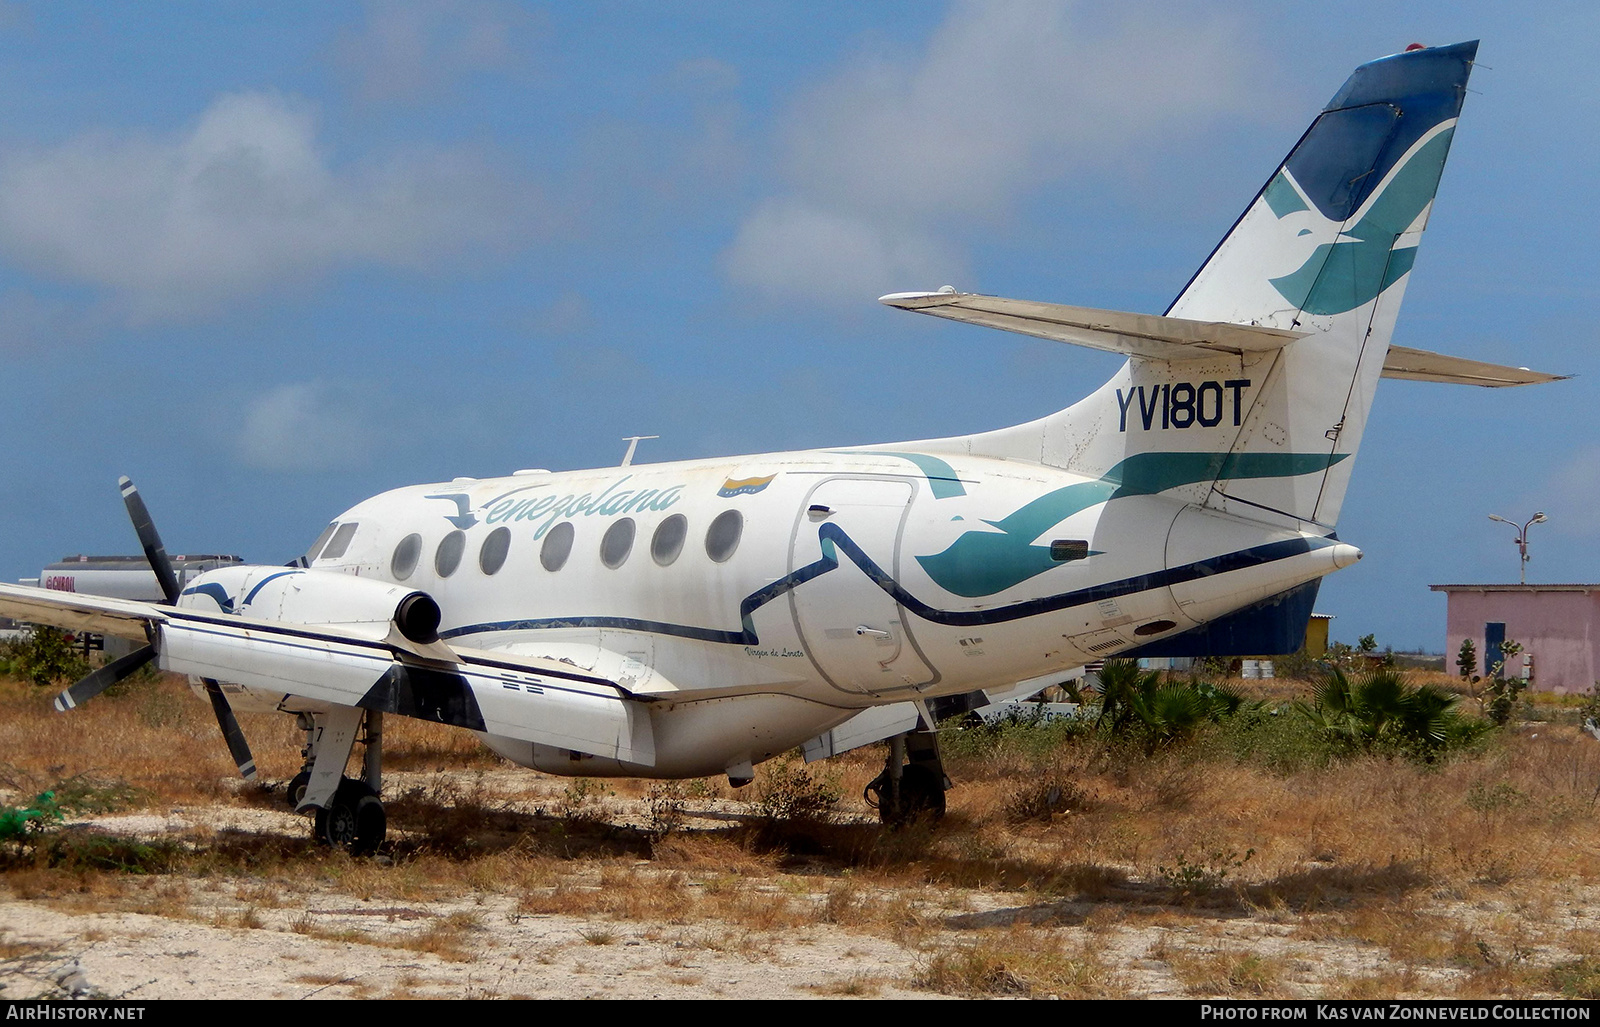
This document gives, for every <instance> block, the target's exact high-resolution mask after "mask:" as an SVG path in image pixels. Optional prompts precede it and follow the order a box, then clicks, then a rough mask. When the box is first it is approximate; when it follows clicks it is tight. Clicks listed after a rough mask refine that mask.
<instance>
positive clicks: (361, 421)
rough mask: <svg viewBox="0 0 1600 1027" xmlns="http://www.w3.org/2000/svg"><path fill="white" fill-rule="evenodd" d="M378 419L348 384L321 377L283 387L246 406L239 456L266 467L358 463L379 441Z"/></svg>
mask: <svg viewBox="0 0 1600 1027" xmlns="http://www.w3.org/2000/svg"><path fill="white" fill-rule="evenodd" d="M374 421H375V418H374V417H373V413H372V411H371V409H370V404H369V403H368V402H367V401H366V400H365V399H364V397H362V396H359V395H357V394H355V393H353V392H352V391H351V390H349V389H347V388H343V387H340V386H335V385H331V384H329V383H327V382H322V381H309V382H299V383H294V384H289V385H280V386H278V387H277V388H275V389H272V390H270V391H269V392H267V393H266V394H265V395H263V396H260V397H259V398H257V399H256V400H254V401H253V402H251V403H250V404H249V407H248V409H246V411H245V415H244V421H243V423H242V424H240V425H239V430H238V435H237V443H238V451H239V456H240V458H241V459H242V460H243V461H244V463H245V464H246V465H247V466H250V467H256V468H260V469H262V470H268V471H329V470H338V469H343V468H350V467H359V466H361V465H363V464H365V463H366V462H367V461H368V460H369V459H371V457H372V453H373V450H374V448H375V446H376V445H377V442H378V429H377V427H376V425H375V424H374Z"/></svg>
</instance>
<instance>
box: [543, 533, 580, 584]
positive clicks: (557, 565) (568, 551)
mask: <svg viewBox="0 0 1600 1027" xmlns="http://www.w3.org/2000/svg"><path fill="white" fill-rule="evenodd" d="M572 533H573V532H572V522H571V521H562V522H561V523H560V524H557V525H556V526H555V527H553V528H551V529H550V533H549V534H548V535H546V536H545V537H544V545H542V546H540V547H539V564H540V566H542V567H543V568H544V569H545V570H547V571H550V572H551V573H552V574H553V573H555V572H556V571H559V570H560V569H561V568H563V567H565V566H566V565H567V557H569V556H571V555H572Z"/></svg>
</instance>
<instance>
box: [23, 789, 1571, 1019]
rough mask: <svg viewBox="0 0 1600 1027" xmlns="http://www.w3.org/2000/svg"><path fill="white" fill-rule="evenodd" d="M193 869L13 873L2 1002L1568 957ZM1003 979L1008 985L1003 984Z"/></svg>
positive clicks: (1434, 980)
mask: <svg viewBox="0 0 1600 1027" xmlns="http://www.w3.org/2000/svg"><path fill="white" fill-rule="evenodd" d="M713 815H715V814H714V811H713ZM724 819H725V818H724ZM716 822H717V821H716V820H715V819H713V820H709V821H706V823H708V824H715V823H716ZM695 826H696V825H695V824H694V823H693V822H691V823H689V824H686V825H685V830H689V831H693V830H694V829H695ZM72 829H73V830H79V831H89V830H92V831H99V832H104V833H108V834H114V835H117V836H120V837H140V838H161V837H167V838H177V839H200V840H204V839H208V838H216V837H218V836H219V834H221V833H226V832H230V831H232V832H246V833H247V834H248V835H249V836H253V837H260V836H263V835H266V836H271V835H282V836H284V837H289V838H296V837H303V836H304V835H305V833H306V826H305V824H304V822H303V821H302V820H301V819H300V818H297V817H295V816H293V815H292V814H290V813H288V812H285V811H277V810H274V809H270V808H260V807H239V806H226V805H218V806H208V807H192V808H180V809H175V810H165V811H159V812H157V811H146V812H139V813H133V814H128V813H124V814H118V815H111V816H101V817H97V818H87V819H86V820H84V821H81V822H80V823H79V824H78V825H77V826H75V827H73V828H72ZM383 859H384V857H379V858H378V861H379V862H378V866H379V867H382V865H383V862H382V861H383ZM609 865H610V867H611V870H610V871H609V872H610V873H612V874H624V875H628V874H631V875H641V876H643V877H644V878H645V879H646V880H647V881H648V880H649V875H651V874H658V873H663V871H662V870H661V869H660V868H656V867H652V865H651V864H650V863H649V862H648V861H644V860H639V861H635V862H632V863H631V865H630V864H629V861H626V860H623V861H617V860H612V861H611V862H610V864H609ZM119 878H120V883H119V884H118V885H117V887H120V888H123V889H124V891H123V892H120V893H118V894H119V895H120V896H122V898H121V899H120V902H121V906H120V908H121V909H123V910H126V909H127V908H128V905H129V903H128V901H127V897H126V889H127V888H129V887H132V888H134V889H150V890H154V891H159V890H160V889H161V888H164V887H171V886H172V885H171V883H170V882H164V881H163V880H162V879H161V878H160V877H151V878H134V879H132V881H131V885H130V884H129V883H128V882H129V880H130V879H129V877H128V875H119ZM594 878H595V879H594V880H593V881H591V882H590V883H589V884H587V885H585V886H586V887H594V888H603V887H605V883H604V880H603V879H601V878H600V872H599V871H595V872H594ZM688 878H689V879H688V881H687V884H686V885H685V886H686V887H688V888H690V889H696V888H707V887H714V886H715V885H716V881H715V879H714V875H711V874H708V873H706V872H704V870H703V868H702V870H701V871H700V872H695V871H691V872H690V873H689V874H688ZM179 883H180V884H181V886H182V888H183V898H182V901H181V902H180V903H176V904H174V905H173V907H172V908H171V909H170V910H162V911H160V912H155V913H151V912H126V911H108V908H109V909H115V908H117V903H116V902H111V903H104V902H103V903H99V908H98V909H95V910H91V909H89V908H87V907H88V906H92V905H95V903H92V902H85V901H80V900H75V899H74V898H73V897H71V896H62V895H60V894H55V895H50V896H43V897H39V896H36V897H30V898H22V897H19V896H18V887H16V882H11V883H10V886H9V887H8V883H7V882H6V880H5V879H0V998H8V999H11V998H26V997H35V996H59V995H61V994H63V992H64V991H70V990H73V989H76V990H77V991H78V992H79V993H81V994H87V995H92V996H98V997H126V998H129V999H167V998H181V999H209V998H266V999H303V998H346V999H348V998H361V997H419V998H445V997H450V998H462V997H466V998H495V997H500V998H510V997H524V998H631V999H655V998H661V999H672V998H738V999H795V998H826V997H873V998H938V997H943V996H941V995H940V994H938V992H937V991H935V990H934V989H933V988H931V987H930V986H929V985H928V982H927V979H926V978H927V968H928V966H929V964H930V961H931V960H933V959H934V958H935V956H936V955H937V954H938V953H941V952H943V953H950V952H953V951H960V950H961V949H962V948H963V947H966V948H968V949H970V948H972V947H974V946H978V945H981V944H985V943H997V942H996V939H998V940H999V942H1000V943H1007V944H1010V945H1011V946H1012V948H1013V949H1016V948H1017V947H1018V946H1021V947H1024V948H1025V947H1027V946H1029V945H1036V944H1037V945H1043V944H1046V943H1048V944H1049V945H1050V946H1054V948H1053V949H1052V951H1055V952H1058V953H1060V954H1061V959H1062V960H1063V961H1064V962H1070V963H1071V965H1073V966H1077V967H1081V968H1082V973H1083V980H1084V982H1085V983H1084V984H1083V986H1082V990H1080V991H1079V992H1078V993H1080V994H1096V995H1111V996H1127V997H1149V998H1163V997H1166V998H1193V997H1201V996H1212V995H1215V996H1233V997H1259V996H1261V995H1267V996H1273V997H1299V998H1316V997H1328V996H1330V995H1337V994H1346V995H1349V994H1363V993H1365V994H1369V995H1372V996H1373V997H1390V996H1394V997H1401V996H1430V995H1434V996H1452V995H1458V994H1463V993H1465V994H1471V993H1473V992H1472V986H1473V982H1474V981H1477V982H1478V983H1479V984H1482V981H1483V974H1484V973H1485V972H1486V971H1488V970H1492V969H1493V968H1494V967H1495V966H1497V965H1502V964H1503V965H1510V964H1511V963H1512V962H1514V961H1517V960H1524V959H1535V960H1539V959H1542V960H1546V961H1549V960H1551V959H1555V958H1560V957H1561V956H1562V955H1563V954H1562V953H1551V952H1542V951H1540V950H1539V947H1538V944H1537V942H1536V941H1529V942H1527V943H1526V946H1525V947H1521V948H1516V947H1512V946H1509V945H1507V946H1503V948H1504V949H1505V950H1504V951H1494V950H1492V949H1490V948H1485V949H1484V950H1483V952H1482V963H1481V965H1478V966H1473V965H1471V964H1472V962H1473V960H1475V959H1476V957H1475V956H1472V955H1471V954H1470V953H1469V958H1468V959H1467V960H1466V961H1462V960H1461V959H1459V958H1457V959H1455V960H1454V961H1452V960H1450V959H1434V960H1426V959H1424V960H1420V961H1419V960H1416V959H1412V960H1409V961H1407V962H1406V965H1405V967H1404V968H1401V967H1400V964H1399V963H1398V962H1397V961H1396V959H1395V945H1396V943H1395V942H1390V947H1389V948H1385V947H1383V946H1381V945H1376V944H1370V943H1365V942H1363V941H1361V940H1359V939H1358V938H1353V937H1352V936H1351V932H1350V931H1349V930H1334V931H1327V930H1321V929H1319V927H1318V923H1319V917H1318V916H1317V915H1316V914H1314V913H1313V914H1307V913H1304V912H1302V913H1289V912H1287V911H1282V910H1278V911H1274V910H1264V909H1258V908H1250V907H1248V906H1245V905H1240V904H1237V903H1236V904H1231V905H1224V906H1222V907H1220V908H1216V909H1205V908H1195V907H1193V906H1190V907H1173V906H1166V905H1162V903H1161V902H1160V901H1158V900H1156V899H1155V898H1154V897H1153V896H1154V890H1153V889H1152V898H1151V901H1148V902H1138V901H1135V902H1132V903H1130V902H1127V901H1112V900H1103V899H1102V900H1085V899H1074V900H1061V899H1059V898H1055V899H1041V898H1040V897H1039V896H1037V895H1028V894H1023V893H1014V892H1005V891H992V890H982V889H970V888H969V889H950V890H948V891H940V890H939V889H933V888H926V887H924V888H921V889H920V890H918V892H917V896H918V897H917V902H918V921H919V923H921V924H923V925H924V928H923V929H921V930H919V931H917V932H915V933H914V934H913V935H910V936H906V937H901V938H898V939H897V938H896V937H895V932H894V931H892V930H886V929H885V928H884V925H883V923H882V922H881V921H880V922H877V923H875V924H873V925H867V926H860V927H849V926H843V925H841V924H838V923H826V922H822V921H821V918H819V920H818V922H815V923H808V924H805V925H803V926H800V927H793V928H788V929H783V930H773V929H770V928H763V927H760V926H752V925H751V921H750V920H749V919H748V918H746V919H744V920H740V919H739V918H736V917H735V918H730V919H729V920H727V921H718V920H716V919H714V918H713V919H706V918H703V917H702V918H693V919H690V920H688V921H686V922H676V923H674V922H652V921H650V920H648V919H640V918H632V917H630V918H608V917H604V916H599V915H581V916H578V915H562V914H554V913H543V912H540V913H529V912H526V911H525V909H524V908H523V907H521V906H519V902H518V901H517V899H516V897H515V896H514V895H512V894H507V893H505V892H504V891H497V890H496V889H495V888H494V887H493V886H492V882H490V883H489V884H488V885H486V886H483V887H463V888H462V889H461V893H460V894H459V895H455V896H453V897H449V898H446V899H443V900H441V899H440V898H439V897H438V896H437V895H433V896H430V897H428V898H426V899H420V900H415V901H398V900H395V899H394V898H392V897H385V896H384V895H380V894H373V893H372V890H371V889H370V888H363V887H361V886H359V883H357V884H353V885H350V886H345V887H340V886H337V885H335V884H330V883H329V882H328V881H327V880H325V879H324V880H318V881H316V882H308V883H307V884H306V885H305V886H304V887H300V888H291V889H282V888H280V889H279V893H278V894H277V895H275V896H271V897H267V898H265V899H264V898H263V896H262V895H261V894H259V893H252V892H251V890H250V889H251V887H252V885H251V882H250V881H249V880H248V879H246V880H243V881H242V880H241V879H240V877H239V876H238V875H237V874H234V875H228V874H218V875H215V876H210V877H208V876H205V875H195V876H190V877H187V878H184V879H183V881H181V882H179ZM1131 886H1132V887H1138V883H1137V882H1133V884H1132V885H1131ZM744 887H746V888H747V889H748V894H752V895H753V896H754V897H755V899H756V900H757V901H758V902H759V900H760V897H761V896H762V895H771V896H779V895H785V896H788V897H789V898H790V899H796V898H797V897H798V901H809V902H813V903H816V904H819V905H820V904H821V903H823V902H824V901H825V900H826V897H827V892H826V889H827V887H828V882H827V881H826V880H819V879H816V878H808V877H806V876H805V875H804V874H793V873H777V872H773V873H770V874H759V875H756V876H754V877H752V878H751V879H750V880H748V881H747V882H745V885H744ZM84 888H85V889H90V888H91V885H89V884H85V885H84ZM808 889H809V892H808ZM1596 899H1600V895H1597V894H1591V893H1589V892H1583V893H1581V894H1580V893H1579V892H1578V891H1573V892H1571V893H1570V894H1568V895H1566V896H1564V897H1563V898H1562V899H1561V900H1560V901H1559V903H1558V904H1552V903H1550V902H1549V901H1545V902H1543V903H1542V904H1529V903H1525V902H1523V903H1519V901H1518V900H1517V898H1516V896H1515V895H1514V894H1510V893H1507V894H1506V895H1505V896H1504V897H1502V898H1500V899H1497V900H1495V901H1492V902H1491V901H1484V900H1483V899H1481V898H1480V899H1477V900H1475V901H1467V900H1465V899H1464V898H1462V897H1460V896H1450V895H1444V894H1440V895H1435V896H1433V897H1431V898H1430V899H1428V900H1426V901H1425V902H1424V903H1423V905H1422V906H1421V907H1413V908H1411V909H1410V910H1408V913H1407V915H1409V916H1413V917H1419V916H1420V917H1425V918H1448V919H1449V920H1451V921H1452V922H1454V923H1459V924H1461V925H1463V930H1467V929H1468V928H1471V927H1472V925H1475V924H1476V925H1479V926H1481V927H1483V928H1484V929H1485V932H1486V933H1484V934H1483V936H1484V937H1489V936H1494V937H1527V938H1530V939H1533V938H1537V937H1551V936H1553V935H1554V934H1558V933H1571V932H1585V931H1587V932H1596V931H1600V917H1597V916H1595V915H1593V914H1591V913H1590V912H1589V911H1590V910H1594V909H1596V908H1600V907H1597V904H1596V901H1595V900H1596ZM148 904H149V903H147V905H148ZM1419 922H1420V921H1419ZM1491 929H1492V930H1491ZM1018 932H1023V933H1022V934H1019V933H1018ZM1028 932H1032V933H1028ZM1358 933H1359V932H1358ZM1496 944H1497V945H1499V944H1500V943H1498V942H1496ZM1252 975H1254V976H1252ZM1363 980H1365V981H1368V982H1372V983H1370V985H1369V986H1367V987H1366V988H1365V992H1363V991H1362V989H1361V987H1359V986H1355V985H1352V982H1360V981H1363ZM989 990H990V993H991V994H994V993H998V994H1001V995H1004V994H1005V993H1006V992H1007V989H1006V988H1005V987H1004V984H1003V982H1002V984H1001V986H999V987H993V988H990V989H989ZM1527 997H1532V996H1527Z"/></svg>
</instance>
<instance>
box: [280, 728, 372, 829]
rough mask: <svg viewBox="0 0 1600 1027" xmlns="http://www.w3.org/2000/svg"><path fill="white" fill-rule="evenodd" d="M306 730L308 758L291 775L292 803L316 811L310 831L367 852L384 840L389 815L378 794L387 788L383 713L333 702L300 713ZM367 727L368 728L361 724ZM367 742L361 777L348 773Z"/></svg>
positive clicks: (298, 808)
mask: <svg viewBox="0 0 1600 1027" xmlns="http://www.w3.org/2000/svg"><path fill="white" fill-rule="evenodd" d="M300 727H301V729H302V730H304V731H305V733H306V745H305V748H304V749H302V750H301V755H302V756H303V757H304V758H305V764H304V765H303V766H302V767H301V768H300V773H298V774H296V775H295V776H294V777H293V778H292V779H290V781H289V786H288V799H289V804H290V805H291V806H293V807H294V808H295V811H296V812H299V813H310V814H313V815H314V817H313V825H314V826H313V828H312V836H313V837H315V838H316V839H317V841H319V842H322V843H323V844H324V845H331V846H334V847H335V848H341V849H345V850H347V851H349V852H350V853H352V854H354V855H358V856H360V855H366V854H368V853H371V852H373V851H375V850H376V849H377V848H378V846H379V845H382V844H383V839H384V836H385V835H386V834H387V833H388V825H389V818H388V816H387V815H386V814H385V813H384V811H383V803H382V802H381V801H380V800H379V798H378V795H379V793H380V791H381V790H382V788H383V714H382V713H380V712H378V711H376V710H360V709H355V708H353V707H348V706H344V707H335V708H334V709H332V710H330V711H328V712H327V713H302V714H300ZM363 729H364V730H363ZM357 741H359V742H361V743H362V745H363V746H364V750H363V752H362V760H361V776H360V777H359V778H355V777H346V776H344V771H345V766H346V764H348V763H349V762H350V752H351V750H352V749H353V748H354V747H355V743H356V742H357Z"/></svg>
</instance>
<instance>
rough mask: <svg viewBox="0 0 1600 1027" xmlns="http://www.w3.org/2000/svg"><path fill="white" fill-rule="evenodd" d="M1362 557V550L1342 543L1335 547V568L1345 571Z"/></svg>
mask: <svg viewBox="0 0 1600 1027" xmlns="http://www.w3.org/2000/svg"><path fill="white" fill-rule="evenodd" d="M1361 555H1362V554H1361V550H1359V549H1357V548H1356V547H1355V546H1352V545H1347V544H1346V543H1344V542H1340V543H1339V544H1338V545H1336V546H1334V547H1333V566H1334V567H1335V568H1336V569H1338V570H1344V569H1345V568H1346V567H1348V566H1350V565H1351V564H1353V563H1355V562H1356V561H1357V560H1359V559H1361Z"/></svg>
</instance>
